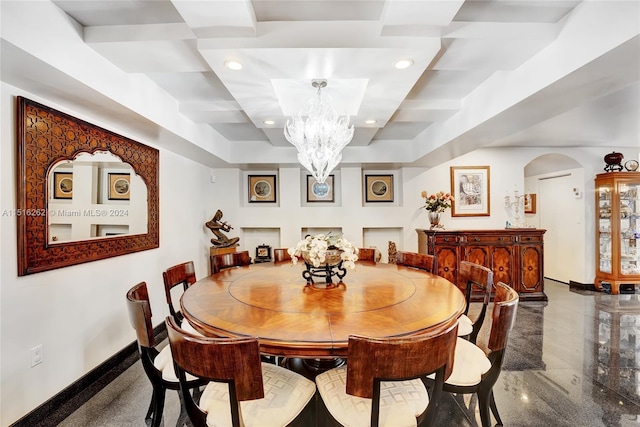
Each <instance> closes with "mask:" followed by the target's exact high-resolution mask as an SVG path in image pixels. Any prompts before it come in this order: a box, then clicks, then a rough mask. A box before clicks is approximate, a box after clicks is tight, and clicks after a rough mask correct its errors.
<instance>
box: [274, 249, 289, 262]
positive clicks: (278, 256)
mask: <svg viewBox="0 0 640 427" xmlns="http://www.w3.org/2000/svg"><path fill="white" fill-rule="evenodd" d="M273 261H274V262H284V261H291V255H289V252H288V251H287V249H286V248H276V249H274V250H273Z"/></svg>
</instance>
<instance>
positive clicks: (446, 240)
mask: <svg viewBox="0 0 640 427" xmlns="http://www.w3.org/2000/svg"><path fill="white" fill-rule="evenodd" d="M434 241H435V244H436V245H442V244H444V245H452V244H455V243H457V242H458V237H457V236H453V235H446V234H445V235H444V236H443V235H440V234H436V235H435V238H434Z"/></svg>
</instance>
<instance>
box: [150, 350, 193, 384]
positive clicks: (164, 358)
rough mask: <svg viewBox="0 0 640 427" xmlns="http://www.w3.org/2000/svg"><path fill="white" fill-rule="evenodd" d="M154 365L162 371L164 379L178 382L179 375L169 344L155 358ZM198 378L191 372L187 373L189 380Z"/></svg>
mask: <svg viewBox="0 0 640 427" xmlns="http://www.w3.org/2000/svg"><path fill="white" fill-rule="evenodd" d="M153 366H155V367H156V369H157V370H159V371H161V372H162V379H163V380H165V381H170V382H174V383H177V382H178V376H177V375H176V371H175V368H174V366H173V356H171V347H169V345H168V344H167V345H166V346H165V347H164V348H163V349H162V350H161V351H160V354H158V355H157V356H156V358H155V359H153ZM196 379H197V378H196V377H194V376H193V375H191V374H187V381H192V380H196Z"/></svg>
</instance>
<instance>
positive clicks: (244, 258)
mask: <svg viewBox="0 0 640 427" xmlns="http://www.w3.org/2000/svg"><path fill="white" fill-rule="evenodd" d="M249 264H251V256H249V251H240V252H231V253H228V254H221V255H213V256H212V257H211V274H215V273H219V272H220V270H223V269H225V268H231V267H239V266H243V265H249Z"/></svg>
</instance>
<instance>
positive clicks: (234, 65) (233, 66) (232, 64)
mask: <svg viewBox="0 0 640 427" xmlns="http://www.w3.org/2000/svg"><path fill="white" fill-rule="evenodd" d="M224 66H225V67H227V68H228V69H230V70H233V71H240V70H242V64H241V63H239V62H238V61H233V60H228V61H224Z"/></svg>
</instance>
